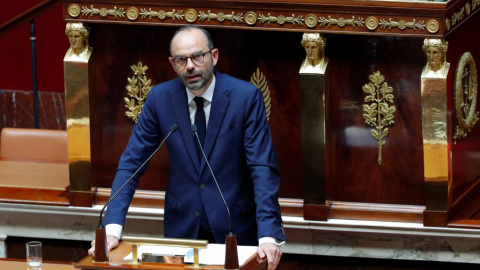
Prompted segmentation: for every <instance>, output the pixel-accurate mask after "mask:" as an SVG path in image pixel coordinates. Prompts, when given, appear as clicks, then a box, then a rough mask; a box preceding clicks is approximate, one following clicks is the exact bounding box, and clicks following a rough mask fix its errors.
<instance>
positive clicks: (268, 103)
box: [250, 68, 272, 120]
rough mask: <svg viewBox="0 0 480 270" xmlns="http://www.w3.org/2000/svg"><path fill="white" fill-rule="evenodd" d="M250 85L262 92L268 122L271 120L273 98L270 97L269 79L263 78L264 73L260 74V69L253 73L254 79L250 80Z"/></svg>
mask: <svg viewBox="0 0 480 270" xmlns="http://www.w3.org/2000/svg"><path fill="white" fill-rule="evenodd" d="M250 83H251V84H253V85H255V86H256V87H257V88H258V89H260V90H261V91H262V95H263V102H264V103H265V113H266V115H267V120H270V113H271V112H272V98H271V97H270V89H268V84H267V79H266V78H265V76H263V73H262V72H260V69H259V68H257V71H256V72H254V73H253V75H252V77H251V78H250Z"/></svg>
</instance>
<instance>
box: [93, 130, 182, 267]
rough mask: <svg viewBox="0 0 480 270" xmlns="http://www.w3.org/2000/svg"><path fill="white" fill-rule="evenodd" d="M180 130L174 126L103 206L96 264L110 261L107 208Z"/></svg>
mask: <svg viewBox="0 0 480 270" xmlns="http://www.w3.org/2000/svg"><path fill="white" fill-rule="evenodd" d="M177 130H178V125H177V124H173V126H172V127H171V128H170V132H168V134H167V136H166V137H165V139H163V140H162V142H161V143H160V145H159V146H158V147H157V149H155V151H153V153H152V154H151V155H150V156H149V157H148V158H147V159H146V160H145V162H143V164H142V165H141V166H140V167H139V168H138V169H137V170H136V171H135V172H134V173H133V174H132V175H131V176H130V178H128V180H127V181H125V183H123V185H122V186H121V187H120V188H119V189H118V190H117V192H115V194H113V196H111V197H110V199H109V200H108V201H107V203H106V204H105V205H104V206H103V208H102V211H100V216H99V224H98V227H97V230H96V235H95V253H94V255H93V259H94V260H95V261H96V262H107V261H108V247H107V236H106V231H105V227H104V226H103V224H102V221H103V212H104V211H105V208H107V206H108V204H110V202H111V201H112V200H113V199H114V198H115V197H116V196H117V195H118V194H119V193H120V192H121V191H122V190H123V188H125V186H126V185H127V184H128V183H129V182H130V181H131V180H132V179H133V177H135V175H137V173H138V172H139V171H140V170H141V169H142V168H143V166H145V164H147V163H148V162H149V161H150V159H152V157H153V156H154V155H155V154H156V153H157V152H158V150H160V148H162V146H163V144H164V143H165V141H167V139H168V137H170V135H172V134H173V133H175V131H177Z"/></svg>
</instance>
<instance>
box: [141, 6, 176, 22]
mask: <svg viewBox="0 0 480 270" xmlns="http://www.w3.org/2000/svg"><path fill="white" fill-rule="evenodd" d="M140 11H141V12H140V15H141V16H142V19H145V18H148V19H149V20H151V19H152V18H155V17H157V18H158V19H160V20H165V19H166V18H170V19H172V21H175V19H177V20H179V21H183V19H184V15H183V10H179V11H176V10H175V9H173V10H172V11H165V10H159V11H154V10H152V9H151V8H149V9H148V10H147V9H146V8H142V9H141V10H140Z"/></svg>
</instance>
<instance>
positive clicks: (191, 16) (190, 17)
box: [185, 8, 197, 23]
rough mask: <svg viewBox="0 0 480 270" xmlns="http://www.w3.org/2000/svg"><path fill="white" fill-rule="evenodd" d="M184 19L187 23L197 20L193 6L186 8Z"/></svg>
mask: <svg viewBox="0 0 480 270" xmlns="http://www.w3.org/2000/svg"><path fill="white" fill-rule="evenodd" d="M185 19H186V20H187V22H189V23H193V22H195V21H196V20H197V11H196V10H195V9H193V8H190V9H187V10H186V11H185Z"/></svg>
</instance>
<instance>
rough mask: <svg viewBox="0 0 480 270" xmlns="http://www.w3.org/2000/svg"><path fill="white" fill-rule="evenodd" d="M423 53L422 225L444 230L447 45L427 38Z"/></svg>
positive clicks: (447, 162) (447, 176) (447, 168)
mask: <svg viewBox="0 0 480 270" xmlns="http://www.w3.org/2000/svg"><path fill="white" fill-rule="evenodd" d="M422 49H423V51H424V52H425V54H426V56H427V64H426V65H425V67H424V69H423V71H422V77H421V82H422V87H421V91H422V133H423V160H424V177H425V191H426V194H425V206H426V211H425V215H424V225H426V226H445V225H446V223H447V210H448V190H449V183H450V181H451V157H450V151H449V147H448V144H449V142H448V137H449V136H448V124H447V121H448V120H447V119H448V115H447V113H448V112H447V75H448V71H449V68H450V64H449V63H447V62H446V52H447V49H448V42H446V41H444V40H441V39H430V38H427V39H425V41H424V44H423V47H422Z"/></svg>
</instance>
